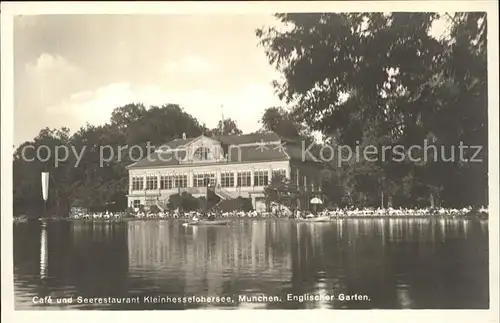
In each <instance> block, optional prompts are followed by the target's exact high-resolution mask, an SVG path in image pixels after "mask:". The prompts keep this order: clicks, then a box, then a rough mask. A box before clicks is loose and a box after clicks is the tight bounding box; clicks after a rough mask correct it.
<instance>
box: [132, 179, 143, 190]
mask: <svg viewBox="0 0 500 323" xmlns="http://www.w3.org/2000/svg"><path fill="white" fill-rule="evenodd" d="M143 189H144V180H143V178H142V176H136V177H132V190H133V191H140V190H143Z"/></svg>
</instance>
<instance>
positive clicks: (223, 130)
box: [209, 118, 243, 137]
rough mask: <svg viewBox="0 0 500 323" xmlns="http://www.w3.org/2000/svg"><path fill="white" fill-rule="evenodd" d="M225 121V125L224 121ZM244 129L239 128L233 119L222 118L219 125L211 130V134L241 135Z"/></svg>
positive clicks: (214, 135)
mask: <svg viewBox="0 0 500 323" xmlns="http://www.w3.org/2000/svg"><path fill="white" fill-rule="evenodd" d="M223 122H224V125H222V123H223ZM242 133H243V131H241V130H240V129H239V128H238V125H237V124H236V122H235V121H234V120H232V119H230V118H229V119H224V120H220V121H219V123H218V124H217V127H216V128H214V129H212V130H210V133H209V135H210V136H213V137H216V136H221V135H241V134H242Z"/></svg>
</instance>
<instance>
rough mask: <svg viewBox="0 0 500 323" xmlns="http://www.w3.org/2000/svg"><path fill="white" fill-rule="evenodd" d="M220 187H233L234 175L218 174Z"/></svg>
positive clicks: (230, 173)
mask: <svg viewBox="0 0 500 323" xmlns="http://www.w3.org/2000/svg"><path fill="white" fill-rule="evenodd" d="M220 186H222V187H234V173H232V172H226V173H221V174H220Z"/></svg>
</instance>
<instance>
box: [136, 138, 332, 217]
mask: <svg viewBox="0 0 500 323" xmlns="http://www.w3.org/2000/svg"><path fill="white" fill-rule="evenodd" d="M307 148H308V145H307V144H306V143H305V142H304V143H303V142H302V141H301V140H295V141H289V140H284V139H283V138H280V137H279V136H278V135H277V134H275V133H257V134H248V135H231V136H220V137H217V138H209V137H206V136H203V135H202V136H199V137H197V138H186V137H185V136H183V138H180V139H175V140H173V141H171V142H169V143H167V144H165V145H163V146H162V147H159V148H158V149H156V150H155V152H154V153H152V154H150V155H149V156H147V157H146V158H144V159H142V160H140V161H138V162H136V163H134V164H132V165H130V166H128V171H129V194H128V205H129V206H132V207H138V206H139V205H145V206H150V205H153V204H156V203H158V201H161V202H163V203H164V202H167V201H168V198H169V196H170V195H172V194H176V193H180V192H189V193H190V194H192V195H193V196H195V197H199V196H204V195H205V194H206V189H207V186H209V185H210V186H211V187H214V188H215V189H214V191H215V193H216V194H217V195H218V196H219V197H220V198H222V199H234V198H237V197H238V196H241V197H243V198H251V200H252V205H253V207H254V209H256V210H262V208H263V207H264V206H263V205H265V204H264V187H265V186H266V185H268V183H269V181H270V179H271V178H272V176H273V174H281V175H282V176H286V177H287V178H288V179H290V181H291V182H292V183H296V184H297V186H298V187H299V189H300V190H301V191H302V192H304V194H303V196H304V198H303V200H302V201H301V202H302V203H301V206H302V208H304V207H308V201H309V199H308V198H306V197H307V196H309V195H312V194H313V192H316V191H318V189H319V186H320V176H321V171H322V169H323V168H322V164H321V163H320V162H318V161H317V159H316V158H314V157H312V155H311V154H310V153H309V152H308V151H307Z"/></svg>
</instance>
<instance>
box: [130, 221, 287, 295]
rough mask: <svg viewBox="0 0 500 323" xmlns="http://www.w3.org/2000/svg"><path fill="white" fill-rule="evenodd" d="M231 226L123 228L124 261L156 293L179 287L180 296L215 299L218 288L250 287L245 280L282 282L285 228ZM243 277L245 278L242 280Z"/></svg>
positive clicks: (152, 224)
mask: <svg viewBox="0 0 500 323" xmlns="http://www.w3.org/2000/svg"><path fill="white" fill-rule="evenodd" d="M274 226H277V224H275V223H270V222H265V221H261V222H259V223H251V222H247V221H241V222H235V225H234V226H232V227H231V228H226V227H196V226H194V227H189V228H185V227H182V226H181V225H179V224H178V223H175V222H172V221H164V222H163V221H162V222H149V221H145V222H135V223H134V222H129V223H128V250H129V251H128V256H129V263H128V265H129V270H130V271H131V272H134V271H137V272H155V276H154V277H155V278H154V279H157V281H156V284H157V286H158V287H159V288H162V289H164V290H167V288H171V284H172V283H173V281H175V282H176V283H179V284H182V286H183V291H184V292H186V293H195V294H197V293H198V294H199V293H200V290H206V291H207V292H208V293H209V294H216V295H221V293H222V290H223V285H224V282H227V281H233V280H238V281H239V282H238V283H239V284H241V285H244V286H245V287H244V288H243V287H242V288H243V289H245V288H248V287H249V286H251V285H252V284H254V283H255V280H254V279H251V278H250V279H247V278H245V275H248V274H249V273H256V274H257V275H267V276H272V277H274V279H276V280H278V279H282V280H283V281H288V280H289V279H290V275H291V270H292V263H291V256H290V255H291V250H290V245H289V244H283V241H287V239H289V236H290V232H289V230H288V228H286V227H284V226H286V223H283V224H282V225H281V229H282V230H279V229H275V228H273V227H274ZM247 277H248V276H247Z"/></svg>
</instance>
